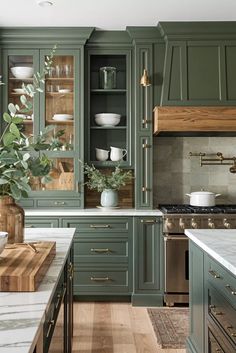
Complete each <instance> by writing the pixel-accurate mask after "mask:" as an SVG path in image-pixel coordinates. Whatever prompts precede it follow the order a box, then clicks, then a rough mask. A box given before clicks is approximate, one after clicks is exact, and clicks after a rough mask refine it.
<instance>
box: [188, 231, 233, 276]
mask: <svg viewBox="0 0 236 353" xmlns="http://www.w3.org/2000/svg"><path fill="white" fill-rule="evenodd" d="M185 234H186V235H187V236H188V237H189V239H191V240H192V241H193V242H194V243H195V244H197V245H198V246H199V247H200V248H201V249H203V250H204V251H206V252H207V253H208V254H209V255H210V256H211V257H213V259H215V260H216V261H218V262H219V263H220V264H221V265H223V266H224V267H225V268H227V269H228V270H229V271H230V272H231V273H232V274H233V275H234V276H236V229H194V230H192V229H191V230H190V229H186V230H185Z"/></svg>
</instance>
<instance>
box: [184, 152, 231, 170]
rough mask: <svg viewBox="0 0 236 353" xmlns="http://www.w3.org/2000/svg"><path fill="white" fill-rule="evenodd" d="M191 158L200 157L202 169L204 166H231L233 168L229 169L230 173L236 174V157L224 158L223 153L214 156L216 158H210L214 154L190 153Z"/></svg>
mask: <svg viewBox="0 0 236 353" xmlns="http://www.w3.org/2000/svg"><path fill="white" fill-rule="evenodd" d="M189 156H190V157H199V162H200V167H202V166H203V165H230V166H231V167H230V168H229V172H230V173H236V157H224V156H223V153H221V152H217V153H216V154H213V156H216V157H214V158H210V156H212V154H206V153H202V152H199V153H193V152H189Z"/></svg>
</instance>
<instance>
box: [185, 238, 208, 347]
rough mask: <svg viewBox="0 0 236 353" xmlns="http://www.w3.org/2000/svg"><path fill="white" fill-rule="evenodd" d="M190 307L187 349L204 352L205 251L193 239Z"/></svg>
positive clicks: (190, 264) (190, 252) (190, 245)
mask: <svg viewBox="0 0 236 353" xmlns="http://www.w3.org/2000/svg"><path fill="white" fill-rule="evenodd" d="M189 292H190V298H189V307H190V318H191V319H190V328H189V337H188V339H187V349H188V350H189V352H193V353H195V352H196V353H204V352H205V347H204V340H205V327H204V322H205V310H204V305H205V304H204V303H205V300H204V253H203V251H202V250H201V249H200V248H198V247H197V246H196V245H195V244H193V242H192V241H190V242H189Z"/></svg>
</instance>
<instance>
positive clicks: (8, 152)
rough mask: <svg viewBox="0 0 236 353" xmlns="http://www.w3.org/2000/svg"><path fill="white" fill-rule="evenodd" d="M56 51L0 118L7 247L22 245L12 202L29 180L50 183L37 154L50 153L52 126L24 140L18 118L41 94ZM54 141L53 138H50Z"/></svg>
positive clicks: (0, 192)
mask: <svg viewBox="0 0 236 353" xmlns="http://www.w3.org/2000/svg"><path fill="white" fill-rule="evenodd" d="M55 50H56V47H54V48H53V49H52V52H51V54H50V55H49V56H47V58H46V61H45V66H44V69H43V72H42V73H39V72H37V73H36V74H34V76H33V83H31V84H27V85H25V84H23V85H22V88H23V90H24V94H22V95H21V96H20V102H21V104H20V106H19V105H17V104H13V103H10V104H8V112H5V113H4V114H3V117H2V118H3V121H4V129H3V131H2V133H1V136H0V230H1V231H6V232H8V242H9V243H20V242H23V239H24V235H23V229H24V210H23V208H22V207H20V206H19V205H16V203H15V201H16V200H19V199H21V198H22V197H27V196H28V193H29V192H30V191H31V186H30V182H31V180H32V179H33V178H35V177H36V178H38V177H41V178H42V182H43V183H44V184H45V183H48V182H50V181H51V180H52V179H51V177H50V171H51V168H52V162H51V160H50V159H49V158H48V157H47V156H46V154H44V153H43V152H42V153H39V152H40V151H45V150H52V149H54V147H55V146H54V145H55V144H54V143H53V141H51V142H52V143H51V142H50V140H49V132H50V131H51V130H52V129H53V128H54V127H53V126H50V127H46V128H45V129H44V130H43V131H41V132H40V134H39V136H26V135H25V134H24V133H23V131H22V126H23V125H22V122H23V119H22V118H21V117H20V116H18V115H20V114H22V113H27V112H29V111H31V110H32V109H33V103H32V100H31V99H29V97H30V98H33V97H34V96H35V94H37V93H40V92H43V90H42V88H41V85H42V84H44V83H45V75H47V74H48V72H49V70H50V68H51V65H52V62H53V56H54V52H55ZM0 84H1V85H2V86H3V85H4V83H3V82H0ZM54 139H55V136H54Z"/></svg>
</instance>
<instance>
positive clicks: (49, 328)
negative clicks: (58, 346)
mask: <svg viewBox="0 0 236 353" xmlns="http://www.w3.org/2000/svg"><path fill="white" fill-rule="evenodd" d="M54 325H55V320H51V321H50V325H49V327H48V331H47V334H46V337H47V338H48V337H49V335H50V332H51V330H52V328H53V326H54Z"/></svg>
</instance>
